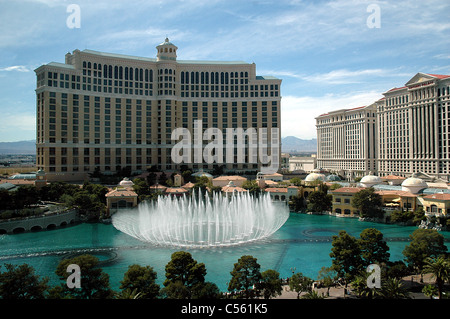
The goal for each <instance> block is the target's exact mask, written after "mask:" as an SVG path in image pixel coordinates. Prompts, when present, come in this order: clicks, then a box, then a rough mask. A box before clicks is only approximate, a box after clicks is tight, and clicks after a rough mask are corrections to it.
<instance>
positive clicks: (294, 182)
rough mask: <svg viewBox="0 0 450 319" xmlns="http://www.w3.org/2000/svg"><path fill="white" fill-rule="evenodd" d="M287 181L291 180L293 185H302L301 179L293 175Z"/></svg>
mask: <svg viewBox="0 0 450 319" xmlns="http://www.w3.org/2000/svg"><path fill="white" fill-rule="evenodd" d="M289 182H291V184H293V185H295V186H302V185H303V180H302V179H301V178H300V177H293V178H291V179H290V180H289Z"/></svg>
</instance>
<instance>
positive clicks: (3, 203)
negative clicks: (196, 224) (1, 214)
mask: <svg viewBox="0 0 450 319" xmlns="http://www.w3.org/2000/svg"><path fill="white" fill-rule="evenodd" d="M7 209H14V203H13V196H12V195H11V193H10V192H9V191H7V190H6V189H0V210H7Z"/></svg>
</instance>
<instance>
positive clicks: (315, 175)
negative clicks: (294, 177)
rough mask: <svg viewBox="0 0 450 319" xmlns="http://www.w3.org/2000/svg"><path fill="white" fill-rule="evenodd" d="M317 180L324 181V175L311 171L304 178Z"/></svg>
mask: <svg viewBox="0 0 450 319" xmlns="http://www.w3.org/2000/svg"><path fill="white" fill-rule="evenodd" d="M317 180H321V181H325V175H323V174H319V173H311V174H309V175H308V176H306V178H305V182H314V181H317Z"/></svg>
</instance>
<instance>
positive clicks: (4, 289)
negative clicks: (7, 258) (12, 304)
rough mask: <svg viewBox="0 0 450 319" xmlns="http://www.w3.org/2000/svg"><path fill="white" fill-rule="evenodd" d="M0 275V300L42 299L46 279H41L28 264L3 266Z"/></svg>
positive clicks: (45, 289)
mask: <svg viewBox="0 0 450 319" xmlns="http://www.w3.org/2000/svg"><path fill="white" fill-rule="evenodd" d="M5 268H6V271H4V272H2V273H0V299H16V300H17V299H44V298H45V294H46V292H47V289H48V278H47V277H44V278H43V279H41V278H40V277H39V276H37V275H35V274H34V268H33V267H31V266H29V265H28V264H22V265H19V266H16V265H11V264H5Z"/></svg>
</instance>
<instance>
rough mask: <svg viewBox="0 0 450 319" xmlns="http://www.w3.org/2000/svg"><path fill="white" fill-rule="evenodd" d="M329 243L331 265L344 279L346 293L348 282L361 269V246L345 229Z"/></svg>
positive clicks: (345, 291)
mask: <svg viewBox="0 0 450 319" xmlns="http://www.w3.org/2000/svg"><path fill="white" fill-rule="evenodd" d="M331 245H332V248H331V253H330V257H331V258H332V265H331V267H332V269H333V270H335V271H336V272H337V274H338V276H339V277H340V278H341V279H342V280H343V281H344V284H345V289H344V294H346V293H347V286H348V283H349V282H350V281H351V280H352V279H353V278H354V277H355V276H356V275H357V274H358V272H359V271H360V270H361V266H362V259H361V248H360V245H359V243H358V240H357V239H356V238H355V237H353V236H350V235H349V234H348V233H347V232H346V231H345V230H341V231H340V232H339V236H333V241H332V243H331Z"/></svg>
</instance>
